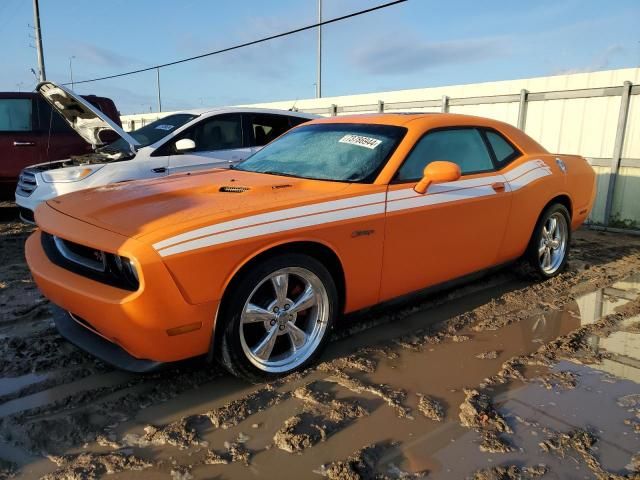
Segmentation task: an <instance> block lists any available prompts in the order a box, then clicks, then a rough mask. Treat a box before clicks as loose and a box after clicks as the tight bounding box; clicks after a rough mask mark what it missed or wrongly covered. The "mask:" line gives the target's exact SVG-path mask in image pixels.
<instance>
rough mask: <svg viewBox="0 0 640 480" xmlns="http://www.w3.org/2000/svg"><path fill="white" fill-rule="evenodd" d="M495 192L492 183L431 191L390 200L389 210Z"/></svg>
mask: <svg viewBox="0 0 640 480" xmlns="http://www.w3.org/2000/svg"><path fill="white" fill-rule="evenodd" d="M495 194H496V192H495V190H494V189H493V188H492V187H491V186H490V185H483V186H479V187H471V188H460V189H458V190H450V191H448V192H445V193H429V194H427V195H420V196H419V197H412V198H404V199H401V200H395V201H390V202H388V203H387V212H397V211H399V210H408V209H412V208H419V207H425V206H427V205H438V204H440V203H449V202H456V201H459V200H468V199H471V198H480V197H486V196H488V195H495Z"/></svg>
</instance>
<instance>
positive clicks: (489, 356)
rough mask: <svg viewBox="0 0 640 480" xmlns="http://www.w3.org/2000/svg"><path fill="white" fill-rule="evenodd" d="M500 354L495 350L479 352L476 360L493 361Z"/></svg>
mask: <svg viewBox="0 0 640 480" xmlns="http://www.w3.org/2000/svg"><path fill="white" fill-rule="evenodd" d="M499 354H500V353H499V352H498V351H497V350H489V351H488V352H480V353H478V354H476V358H479V359H480V360H495V359H496V358H498V355H499Z"/></svg>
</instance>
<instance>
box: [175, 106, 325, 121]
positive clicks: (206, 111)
mask: <svg viewBox="0 0 640 480" xmlns="http://www.w3.org/2000/svg"><path fill="white" fill-rule="evenodd" d="M178 113H190V114H193V115H207V116H208V115H219V114H221V113H270V114H274V115H288V116H290V117H300V118H308V119H313V118H322V117H321V116H320V115H316V114H313V113H304V112H295V111H292V110H276V109H273V108H254V107H215V108H211V107H209V108H194V109H191V110H179V111H176V112H171V114H172V115H173V114H178Z"/></svg>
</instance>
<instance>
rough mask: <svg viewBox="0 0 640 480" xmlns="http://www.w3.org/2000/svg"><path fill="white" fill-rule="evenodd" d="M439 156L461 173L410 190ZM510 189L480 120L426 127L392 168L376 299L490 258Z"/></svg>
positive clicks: (458, 272) (468, 269)
mask: <svg viewBox="0 0 640 480" xmlns="http://www.w3.org/2000/svg"><path fill="white" fill-rule="evenodd" d="M436 160H447V161H451V162H454V163H457V164H458V165H459V166H460V169H461V172H462V176H461V177H460V179H459V180H457V181H454V182H448V183H441V184H432V185H431V186H430V187H429V189H428V191H427V192H426V193H425V194H418V193H416V192H415V191H414V190H413V187H414V186H415V184H416V182H417V181H418V180H420V178H421V177H422V171H423V170H424V167H425V166H426V165H428V164H429V163H430V162H433V161H436ZM510 204H511V193H510V191H509V187H508V184H507V182H506V180H505V179H504V177H503V176H502V175H500V174H499V173H498V172H497V171H496V165H495V160H494V158H493V152H492V150H490V147H489V144H488V142H487V141H486V137H485V134H484V132H483V131H482V130H480V129H477V128H473V127H470V128H453V127H451V128H438V129H435V130H431V131H429V132H427V133H426V134H425V135H424V136H423V137H422V138H421V139H420V140H418V141H417V142H416V145H415V146H414V148H413V149H412V151H411V152H410V153H409V154H408V155H407V158H406V159H405V161H404V162H403V164H402V165H401V166H400V168H399V169H398V171H397V172H396V176H395V179H394V181H393V182H392V184H391V185H390V186H389V188H388V192H387V217H386V227H385V247H384V258H383V267H382V268H383V271H382V282H381V290H380V291H381V300H387V299H390V298H393V297H397V296H400V295H403V294H406V293H410V292H413V291H417V290H421V289H424V288H426V287H429V286H432V285H436V284H440V283H443V282H446V281H448V280H452V279H455V278H458V277H461V276H464V275H466V274H470V273H473V272H476V271H480V270H482V269H484V268H487V267H490V266H492V265H494V264H495V262H496V258H497V256H498V252H499V251H500V247H501V245H502V241H503V237H504V233H505V230H506V225H507V222H508V218H509V210H510Z"/></svg>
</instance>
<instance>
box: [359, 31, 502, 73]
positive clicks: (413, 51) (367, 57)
mask: <svg viewBox="0 0 640 480" xmlns="http://www.w3.org/2000/svg"><path fill="white" fill-rule="evenodd" d="M504 45H505V39H498V38H475V39H469V40H452V41H445V42H425V41H422V40H416V39H414V38H408V37H406V36H405V38H403V39H401V40H391V41H389V39H388V37H387V38H386V39H385V40H384V41H379V42H376V44H372V45H369V46H366V47H361V48H358V49H356V50H355V51H354V53H353V55H352V61H353V65H354V66H356V67H357V68H359V69H360V70H362V71H364V72H365V73H367V74H373V75H397V74H406V73H416V72H420V71H423V70H428V69H432V68H436V67H440V66H443V65H454V64H466V63H473V62H478V61H481V60H485V59H487V58H495V57H496V56H502V55H504V54H506V53H507V49H506V48H505V47H504Z"/></svg>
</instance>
